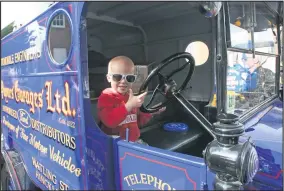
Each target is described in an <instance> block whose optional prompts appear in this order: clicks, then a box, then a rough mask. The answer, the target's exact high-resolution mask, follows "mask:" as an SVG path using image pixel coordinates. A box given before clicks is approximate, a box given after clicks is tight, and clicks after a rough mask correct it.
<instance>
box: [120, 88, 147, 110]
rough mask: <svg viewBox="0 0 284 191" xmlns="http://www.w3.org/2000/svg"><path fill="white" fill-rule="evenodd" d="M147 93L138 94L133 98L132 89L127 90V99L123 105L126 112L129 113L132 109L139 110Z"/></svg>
mask: <svg viewBox="0 0 284 191" xmlns="http://www.w3.org/2000/svg"><path fill="white" fill-rule="evenodd" d="M146 94H147V92H144V93H143V94H140V95H138V96H134V95H133V92H132V89H129V98H128V101H127V103H126V104H125V107H126V110H127V111H128V112H130V111H131V110H132V109H134V108H139V107H141V105H142V104H143V103H144V98H145V96H146Z"/></svg>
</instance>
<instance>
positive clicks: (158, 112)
mask: <svg viewBox="0 0 284 191" xmlns="http://www.w3.org/2000/svg"><path fill="white" fill-rule="evenodd" d="M161 104H162V103H158V104H156V105H154V106H152V107H157V106H159V105H161ZM165 110H166V107H162V108H161V109H159V111H156V112H154V113H153V114H160V113H162V112H163V111H165Z"/></svg>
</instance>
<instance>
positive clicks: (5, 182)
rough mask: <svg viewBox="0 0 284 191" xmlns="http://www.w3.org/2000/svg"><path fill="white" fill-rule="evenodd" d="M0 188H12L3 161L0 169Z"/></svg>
mask: <svg viewBox="0 0 284 191" xmlns="http://www.w3.org/2000/svg"><path fill="white" fill-rule="evenodd" d="M1 190H13V185H12V181H11V176H10V174H9V172H8V170H7V165H6V163H4V165H3V167H2V169H1Z"/></svg>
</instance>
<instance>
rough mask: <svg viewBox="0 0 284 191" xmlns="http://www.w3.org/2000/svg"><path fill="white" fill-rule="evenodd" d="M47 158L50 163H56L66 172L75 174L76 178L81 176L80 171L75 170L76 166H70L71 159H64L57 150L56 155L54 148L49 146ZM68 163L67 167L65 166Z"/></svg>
mask: <svg viewBox="0 0 284 191" xmlns="http://www.w3.org/2000/svg"><path fill="white" fill-rule="evenodd" d="M49 157H50V159H51V160H52V161H54V162H56V163H57V164H59V165H60V166H62V167H63V168H64V169H66V170H68V171H69V172H70V173H71V174H73V173H74V174H75V175H76V176H77V177H79V176H80V175H81V169H80V168H77V167H76V165H74V164H72V158H71V157H69V160H68V162H67V160H66V159H65V158H64V153H62V154H60V151H59V150H57V153H55V151H54V147H52V146H50V145H49ZM67 163H68V165H67Z"/></svg>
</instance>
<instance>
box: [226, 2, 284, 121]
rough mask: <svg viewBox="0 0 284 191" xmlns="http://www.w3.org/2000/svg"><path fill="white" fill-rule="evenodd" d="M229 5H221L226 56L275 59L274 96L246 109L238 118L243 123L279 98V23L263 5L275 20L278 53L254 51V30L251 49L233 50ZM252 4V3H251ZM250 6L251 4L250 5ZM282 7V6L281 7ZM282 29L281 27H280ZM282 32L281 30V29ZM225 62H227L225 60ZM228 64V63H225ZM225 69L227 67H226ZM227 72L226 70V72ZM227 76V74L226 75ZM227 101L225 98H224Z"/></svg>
mask: <svg viewBox="0 0 284 191" xmlns="http://www.w3.org/2000/svg"><path fill="white" fill-rule="evenodd" d="M229 3H230V2H228V3H225V4H223V6H224V12H225V13H224V17H225V18H224V27H225V28H224V31H225V32H226V35H225V36H226V37H225V38H226V45H227V46H226V54H227V51H233V52H241V53H250V54H252V55H253V57H255V55H260V56H269V57H276V59H275V60H276V62H275V69H276V71H275V94H273V95H272V96H270V97H269V98H267V99H266V100H264V101H262V102H260V103H258V104H257V105H255V106H254V107H252V108H250V109H248V110H247V111H246V112H245V113H243V114H241V115H240V116H239V117H240V121H242V122H245V121H247V120H248V119H250V118H251V117H252V116H253V115H254V114H255V113H257V112H259V111H260V110H262V109H263V108H265V107H267V105H268V104H269V103H271V102H272V101H273V100H275V99H276V98H277V97H279V89H280V56H281V51H282V50H281V44H280V43H281V42H280V35H281V33H280V25H281V23H280V22H279V21H280V16H279V15H278V14H277V13H276V12H273V11H272V10H271V9H269V5H267V4H266V3H265V5H266V6H267V8H268V12H269V13H270V14H272V15H273V16H274V17H275V18H276V27H277V42H278V45H277V46H278V51H277V52H276V53H275V54H272V53H265V52H259V51H255V43H254V30H252V31H251V34H252V37H251V38H252V49H251V50H248V49H242V48H234V47H232V45H231V31H230V24H231V23H230V11H229ZM251 3H252V2H251ZM251 5H252V4H251ZM279 6H281V4H280V3H279ZM282 6H283V5H282ZM250 10H251V11H252V6H250ZM252 13H253V12H252ZM282 28H283V26H282ZM282 30H283V29H282ZM226 61H227V60H226ZM226 64H228V63H226ZM226 67H227V65H226ZM226 72H227V70H226ZM226 75H227V74H226ZM225 91H228V90H227V87H226V89H225ZM226 99H227V98H226ZM222 107H226V110H227V106H226V105H225V106H222Z"/></svg>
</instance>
